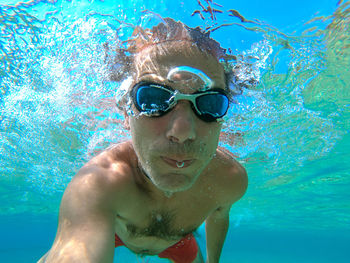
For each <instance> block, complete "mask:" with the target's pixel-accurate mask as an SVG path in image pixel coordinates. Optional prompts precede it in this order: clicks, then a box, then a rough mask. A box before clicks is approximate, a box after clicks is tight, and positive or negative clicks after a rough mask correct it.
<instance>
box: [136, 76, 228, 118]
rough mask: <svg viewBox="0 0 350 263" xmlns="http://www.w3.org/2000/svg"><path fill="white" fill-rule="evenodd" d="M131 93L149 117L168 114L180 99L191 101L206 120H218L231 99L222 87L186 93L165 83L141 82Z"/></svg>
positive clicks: (194, 108)
mask: <svg viewBox="0 0 350 263" xmlns="http://www.w3.org/2000/svg"><path fill="white" fill-rule="evenodd" d="M130 95H131V98H132V101H133V103H134V105H135V107H136V109H137V110H138V111H139V112H141V113H142V114H144V115H146V116H149V117H158V116H162V115H164V114H166V113H167V112H169V111H170V110H171V109H172V108H174V107H175V105H176V104H177V102H178V101H179V100H188V101H190V102H191V107H192V109H193V111H194V113H195V114H196V115H197V116H198V118H200V119H201V120H203V121H205V122H214V121H217V120H218V119H220V118H222V117H223V116H224V115H225V114H226V113H227V110H228V108H229V99H228V97H227V95H226V94H225V92H224V90H222V89H210V90H206V91H197V92H195V93H193V94H184V93H180V92H179V91H177V90H176V91H175V90H174V89H172V88H171V87H168V86H165V85H160V84H155V83H150V82H139V83H137V84H136V85H135V86H134V87H133V88H132V90H131V94H130Z"/></svg>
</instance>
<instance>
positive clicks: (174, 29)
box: [110, 16, 239, 109]
mask: <svg viewBox="0 0 350 263" xmlns="http://www.w3.org/2000/svg"><path fill="white" fill-rule="evenodd" d="M157 18H158V22H159V23H158V24H157V25H156V26H153V27H152V28H144V27H142V26H136V27H134V30H133V34H132V36H131V37H130V38H129V39H128V40H126V41H124V42H123V44H125V46H123V47H120V48H119V49H117V54H116V56H115V58H114V61H112V63H111V62H110V64H111V69H112V70H111V72H110V79H111V80H113V81H118V82H123V84H122V85H121V90H119V91H118V97H117V104H118V108H119V109H123V108H124V109H125V105H126V104H127V101H128V96H127V93H128V91H130V89H131V88H132V86H133V85H135V84H136V82H137V80H138V79H139V78H140V77H141V74H144V72H145V68H147V67H148V68H149V72H155V71H156V70H159V68H160V67H159V65H160V64H161V63H163V62H164V61H167V62H169V60H171V61H173V65H172V66H171V69H176V68H177V69H179V67H180V69H181V67H182V69H183V67H190V68H192V70H190V73H191V74H192V73H194V74H192V75H194V76H197V77H198V78H199V79H201V80H203V81H204V82H205V81H208V79H210V76H209V77H208V76H206V77H207V79H206V80H204V78H205V77H203V76H204V75H206V74H204V75H203V74H201V73H200V72H199V71H197V72H194V71H196V69H197V68H199V66H200V65H196V58H198V57H202V58H205V60H206V61H208V60H210V61H211V62H212V64H214V63H216V66H217V67H218V68H220V71H222V74H223V76H224V82H225V83H224V86H225V87H224V88H225V89H226V90H227V93H228V94H229V96H230V97H232V96H233V95H235V94H237V93H239V91H238V90H237V89H236V88H237V87H234V85H233V83H232V80H233V77H234V75H233V71H232V68H229V67H227V63H226V61H225V56H226V50H225V49H223V48H222V47H221V46H220V44H219V43H218V42H217V41H215V40H214V39H212V38H211V37H210V35H209V32H205V31H203V30H201V29H200V28H199V27H196V28H190V27H188V26H187V25H185V24H184V23H182V22H180V21H175V20H173V19H171V18H164V19H163V18H159V16H157ZM159 20H160V21H159ZM181 58H183V59H186V58H187V59H188V58H191V61H192V62H193V63H192V64H191V65H188V63H185V62H183V61H182V60H181ZM198 61H201V63H203V59H202V60H198ZM171 69H169V68H167V69H165V71H164V72H160V74H159V75H161V76H165V77H164V80H166V79H167V77H166V76H168V74H171V72H170V70H171ZM132 80H134V81H132ZM159 81H160V82H161V81H162V80H161V79H159ZM120 95H122V96H120Z"/></svg>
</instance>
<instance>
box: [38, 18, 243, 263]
mask: <svg viewBox="0 0 350 263" xmlns="http://www.w3.org/2000/svg"><path fill="white" fill-rule="evenodd" d="M135 32H137V34H136V33H135V36H134V38H133V40H132V41H130V42H129V43H128V44H129V50H128V51H129V52H130V53H132V55H131V56H130V61H131V62H130V63H126V64H127V65H128V67H129V68H128V70H129V75H130V76H129V78H128V79H127V80H125V81H124V82H123V84H122V87H121V89H124V90H125V91H126V92H125V94H124V96H123V98H122V99H121V100H120V101H119V107H120V109H121V110H122V111H123V113H124V116H125V127H126V128H127V129H129V130H130V133H131V138H132V139H131V141H127V142H124V143H120V144H117V145H113V146H111V147H110V148H108V149H106V150H105V151H104V152H102V153H100V154H99V155H97V156H96V157H94V158H93V159H92V160H90V161H89V162H88V163H87V164H85V165H84V166H83V167H82V168H81V170H80V171H79V172H78V173H77V175H76V176H75V177H74V178H73V180H72V181H71V183H70V184H69V185H68V187H67V189H66V191H65V193H64V195H63V198H62V203H61V208H60V216H59V226H58V230H57V235H56V239H55V241H54V244H53V246H52V248H51V250H50V251H49V252H48V253H47V254H46V255H45V256H44V257H43V258H42V259H41V260H39V262H40V263H42V262H50V263H53V262H70V263H72V262H84V263H85V262H95V263H102V262H112V261H113V255H114V248H115V247H117V246H126V247H127V248H129V249H130V250H131V251H132V252H134V253H137V254H140V255H158V256H159V257H161V258H167V259H170V260H171V261H172V262H176V263H189V262H203V258H202V255H201V252H200V250H199V248H198V245H197V243H196V240H195V238H194V236H193V234H192V233H193V231H194V230H195V229H197V228H198V227H199V226H200V225H201V224H202V223H203V222H204V221H205V222H206V242H207V243H206V244H207V245H206V248H207V262H209V263H215V262H219V258H220V253H221V249H222V246H223V244H224V240H225V236H226V233H227V229H228V225H229V211H230V207H231V205H232V204H233V203H234V202H236V201H237V200H239V199H240V198H241V197H242V196H243V194H244V193H245V190H246V187H247V175H246V172H245V170H244V168H243V167H242V166H241V165H240V164H239V163H238V162H237V161H235V160H234V159H233V157H232V155H231V154H230V153H229V152H228V151H227V150H224V149H222V148H219V147H218V141H219V135H220V130H221V126H222V121H221V120H222V118H223V116H224V115H225V114H226V112H227V109H228V106H229V98H230V96H231V95H230V93H232V92H231V91H230V88H229V74H228V73H227V72H226V73H225V70H224V67H223V65H222V64H221V63H220V62H219V59H220V58H221V55H220V54H222V49H221V48H220V46H218V43H217V42H216V41H214V40H212V39H211V38H209V36H208V35H206V34H204V33H202V32H201V31H200V30H199V29H192V28H189V27H187V26H185V25H184V24H182V23H180V22H175V21H174V20H172V19H165V20H164V22H162V23H160V24H159V25H158V26H157V27H154V28H153V29H152V30H151V31H149V30H142V29H140V28H136V30H135ZM124 61H125V59H124ZM115 73H116V74H117V73H118V72H115Z"/></svg>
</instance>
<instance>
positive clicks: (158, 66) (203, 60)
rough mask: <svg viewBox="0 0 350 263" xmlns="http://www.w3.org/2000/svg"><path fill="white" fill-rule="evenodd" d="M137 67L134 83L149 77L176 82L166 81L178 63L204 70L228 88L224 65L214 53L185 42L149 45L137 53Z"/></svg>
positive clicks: (164, 81) (157, 80)
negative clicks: (211, 53)
mask: <svg viewBox="0 0 350 263" xmlns="http://www.w3.org/2000/svg"><path fill="white" fill-rule="evenodd" d="M134 66H135V69H136V72H135V76H134V81H135V82H139V81H145V80H149V81H155V82H161V83H165V84H168V85H169V84H172V85H174V83H169V81H168V80H167V75H168V73H169V71H170V70H171V69H173V68H175V67H178V66H189V67H192V68H195V69H199V70H201V71H202V72H204V73H205V74H206V75H207V76H208V77H209V78H210V79H211V80H212V81H213V82H214V86H215V87H218V88H225V75H224V69H223V66H222V65H221V64H220V63H219V62H218V61H217V59H216V58H214V57H213V56H212V55H210V54H207V53H206V52H204V51H201V50H199V49H198V48H197V47H196V46H194V45H193V44H192V43H190V42H186V41H173V42H166V43H162V44H157V45H153V46H150V47H148V48H146V49H144V50H142V51H141V52H139V53H138V54H137V55H136V56H135V58H134ZM182 77H183V76H182ZM179 82H181V76H180V78H179ZM175 85H176V83H175Z"/></svg>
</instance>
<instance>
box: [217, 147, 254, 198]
mask: <svg viewBox="0 0 350 263" xmlns="http://www.w3.org/2000/svg"><path fill="white" fill-rule="evenodd" d="M213 166H214V167H213V169H214V170H215V171H216V172H215V175H214V180H215V184H216V185H217V187H218V188H220V191H219V189H218V192H221V193H222V198H223V200H225V201H227V202H228V203H231V204H232V203H234V202H236V201H238V200H239V199H240V198H241V197H242V196H243V195H244V194H245V192H246V190H247V187H248V175H247V172H246V170H245V168H244V167H243V166H242V165H241V164H240V163H239V162H238V161H237V160H236V159H235V158H234V155H233V154H232V153H231V152H229V151H228V150H226V149H224V148H221V147H220V148H218V150H217V153H216V157H215V160H214V163H213Z"/></svg>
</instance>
